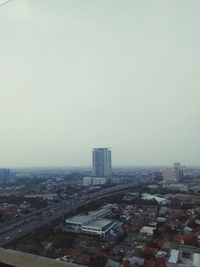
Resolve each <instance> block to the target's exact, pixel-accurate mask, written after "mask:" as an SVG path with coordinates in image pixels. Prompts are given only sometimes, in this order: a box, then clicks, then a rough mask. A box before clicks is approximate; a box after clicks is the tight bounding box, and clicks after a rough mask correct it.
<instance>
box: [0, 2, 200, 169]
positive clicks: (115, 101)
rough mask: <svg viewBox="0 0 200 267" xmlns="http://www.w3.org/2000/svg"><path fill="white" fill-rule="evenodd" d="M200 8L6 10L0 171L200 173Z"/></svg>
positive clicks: (17, 5) (50, 5)
mask: <svg viewBox="0 0 200 267" xmlns="http://www.w3.org/2000/svg"><path fill="white" fill-rule="evenodd" d="M199 12H200V2H199V1H196V0H193V1H187V0H177V1H173V0H169V1H166V2H162V1H158V0H156V1H152V2H148V1H145V0H141V1H136V0H125V1H123V3H122V1H121V0H110V1H106V0H103V1H92V0H86V1H81V0H76V1H71V2H69V1H65V0H60V1H59V4H58V3H57V2H56V1H53V0H48V1H47V0H43V1H39V0H34V1H33V0H20V1H15V0H13V1H10V2H9V3H7V4H6V5H3V6H1V8H0V18H1V24H0V33H1V37H2V40H1V42H0V56H1V62H0V68H1V80H0V88H1V92H0V120H1V138H0V147H1V151H3V153H2V155H1V160H0V166H2V167H7V166H8V167H12V166H14V167H18V166H19V167H20V166H90V162H91V155H90V150H91V148H92V147H94V146H95V147H107V146H109V147H111V148H112V151H113V164H114V165H116V166H124V165H126V166H130V165H134V166H138V165H139V166H141V165H147V166H152V165H153V166H155V165H170V164H171V162H174V161H180V162H182V163H183V164H184V165H200V160H199V159H200V149H199V148H200V138H199V133H200V124H199V114H200V105H199V99H200V90H199V88H200V78H199V68H200V60H199V57H200V46H199V43H200V38H199V24H200V17H199Z"/></svg>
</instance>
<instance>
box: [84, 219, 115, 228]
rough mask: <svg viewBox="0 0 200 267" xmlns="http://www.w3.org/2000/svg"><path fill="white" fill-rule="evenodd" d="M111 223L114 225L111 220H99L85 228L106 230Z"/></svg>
mask: <svg viewBox="0 0 200 267" xmlns="http://www.w3.org/2000/svg"><path fill="white" fill-rule="evenodd" d="M112 223H114V221H113V220H106V219H99V220H96V221H94V222H91V223H89V224H88V225H87V226H89V227H95V228H106V227H107V226H109V225H111V224H112Z"/></svg>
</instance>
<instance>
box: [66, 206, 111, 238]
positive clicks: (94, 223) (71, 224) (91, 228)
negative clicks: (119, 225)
mask: <svg viewBox="0 0 200 267" xmlns="http://www.w3.org/2000/svg"><path fill="white" fill-rule="evenodd" d="M110 214H111V209H110V208H106V207H104V208H102V209H100V210H97V211H93V212H89V213H88V215H76V216H74V217H71V218H69V219H67V220H66V221H65V227H64V230H66V231H72V232H78V233H81V232H82V233H87V234H93V235H99V236H102V237H105V236H106V234H107V233H108V232H109V231H110V230H111V229H112V228H113V227H114V226H115V225H116V222H115V221H113V220H109V219H103V218H105V217H106V216H109V215H110Z"/></svg>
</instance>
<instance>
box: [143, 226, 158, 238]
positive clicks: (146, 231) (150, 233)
mask: <svg viewBox="0 0 200 267" xmlns="http://www.w3.org/2000/svg"><path fill="white" fill-rule="evenodd" d="M155 229H156V227H151V226H144V227H142V229H141V230H140V234H143V235H148V236H153V234H154V230H155Z"/></svg>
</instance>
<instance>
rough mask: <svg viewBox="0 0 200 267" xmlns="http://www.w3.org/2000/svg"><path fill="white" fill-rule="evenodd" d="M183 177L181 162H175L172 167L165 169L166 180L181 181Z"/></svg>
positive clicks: (164, 177)
mask: <svg viewBox="0 0 200 267" xmlns="http://www.w3.org/2000/svg"><path fill="white" fill-rule="evenodd" d="M182 178H183V171H182V170H181V165H180V163H179V162H175V163H174V166H173V167H171V168H165V169H164V170H163V179H164V181H166V182H179V181H180V180H181V179H182Z"/></svg>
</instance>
